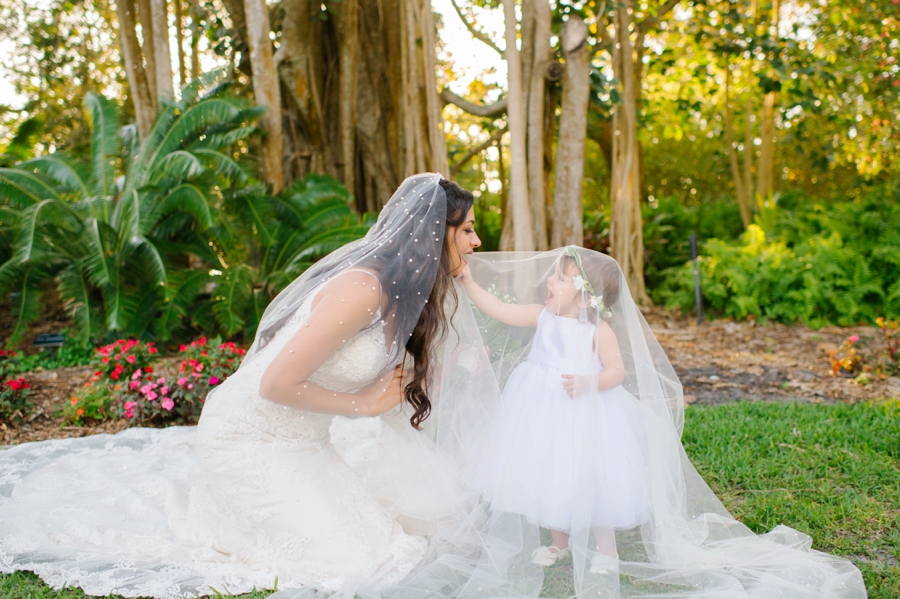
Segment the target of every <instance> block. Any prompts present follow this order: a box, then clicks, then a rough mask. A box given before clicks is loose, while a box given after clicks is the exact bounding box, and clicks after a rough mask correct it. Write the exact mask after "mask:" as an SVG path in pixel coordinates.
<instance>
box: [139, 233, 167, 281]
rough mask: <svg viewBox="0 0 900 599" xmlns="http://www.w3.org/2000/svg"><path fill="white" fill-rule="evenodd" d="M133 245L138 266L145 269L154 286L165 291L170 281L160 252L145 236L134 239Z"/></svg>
mask: <svg viewBox="0 0 900 599" xmlns="http://www.w3.org/2000/svg"><path fill="white" fill-rule="evenodd" d="M131 243H132V244H133V246H134V255H135V257H136V258H137V262H138V265H140V266H143V267H144V270H143V272H144V274H146V275H149V278H150V280H151V281H152V282H153V284H154V285H158V286H160V287H162V288H163V289H165V287H166V285H168V282H169V281H168V278H167V277H166V264H165V262H163V259H162V256H161V255H160V254H159V250H157V249H156V246H154V245H153V243H152V242H151V241H150V240H149V239H147V238H146V237H144V236H143V235H139V236H137V237H135V238H133V239H132V240H131Z"/></svg>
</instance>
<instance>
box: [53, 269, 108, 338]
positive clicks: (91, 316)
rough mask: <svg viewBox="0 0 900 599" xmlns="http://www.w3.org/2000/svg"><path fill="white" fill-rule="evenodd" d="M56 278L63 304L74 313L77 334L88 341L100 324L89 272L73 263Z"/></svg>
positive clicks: (73, 318)
mask: <svg viewBox="0 0 900 599" xmlns="http://www.w3.org/2000/svg"><path fill="white" fill-rule="evenodd" d="M56 280H57V282H58V284H59V286H58V288H59V295H60V297H61V298H62V300H63V305H64V306H65V308H66V310H69V311H70V313H71V314H72V321H73V323H74V325H75V330H74V333H75V336H76V337H77V338H79V339H80V340H81V341H83V342H87V341H88V340H90V338H91V335H92V334H93V333H94V332H95V331H96V329H97V324H98V323H97V322H96V319H95V316H96V313H97V308H96V307H95V306H94V305H93V303H92V301H91V282H90V281H89V280H88V277H87V273H85V272H84V271H82V270H81V269H80V268H78V266H77V265H76V264H73V265H71V266H70V267H68V268H66V269H63V270H62V271H60V273H59V274H57V275H56Z"/></svg>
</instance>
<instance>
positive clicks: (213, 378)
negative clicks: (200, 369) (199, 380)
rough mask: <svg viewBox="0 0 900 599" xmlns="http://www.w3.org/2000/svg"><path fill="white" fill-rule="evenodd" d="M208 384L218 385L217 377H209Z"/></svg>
mask: <svg viewBox="0 0 900 599" xmlns="http://www.w3.org/2000/svg"><path fill="white" fill-rule="evenodd" d="M209 384H210V385H218V384H219V377H217V376H211V377H209Z"/></svg>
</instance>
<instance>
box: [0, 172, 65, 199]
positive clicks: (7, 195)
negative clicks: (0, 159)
mask: <svg viewBox="0 0 900 599" xmlns="http://www.w3.org/2000/svg"><path fill="white" fill-rule="evenodd" d="M51 198H52V199H55V200H62V196H61V195H60V194H59V192H57V191H56V190H55V189H54V188H53V187H52V186H51V185H50V184H49V183H47V182H46V181H44V180H43V178H42V177H39V176H38V175H37V173H35V172H34V171H33V170H31V171H26V170H24V169H21V168H0V200H6V201H7V202H9V203H11V204H13V205H16V206H19V207H21V208H24V207H26V206H30V205H32V204H36V203H38V202H40V201H42V200H47V199H51Z"/></svg>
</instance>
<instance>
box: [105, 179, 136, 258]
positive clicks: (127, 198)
mask: <svg viewBox="0 0 900 599" xmlns="http://www.w3.org/2000/svg"><path fill="white" fill-rule="evenodd" d="M110 224H111V225H112V227H113V228H114V229H115V230H116V233H117V235H118V238H119V244H118V245H117V247H116V251H119V250H121V249H122V247H123V245H122V244H123V243H125V242H126V241H127V240H129V239H132V238H133V237H136V236H138V235H140V232H141V200H140V198H139V197H138V192H137V190H136V189H132V190H130V191H126V193H123V194H122V195H121V196H120V197H119V200H118V201H117V202H116V207H115V209H114V210H113V215H112V222H111V223H110Z"/></svg>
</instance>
